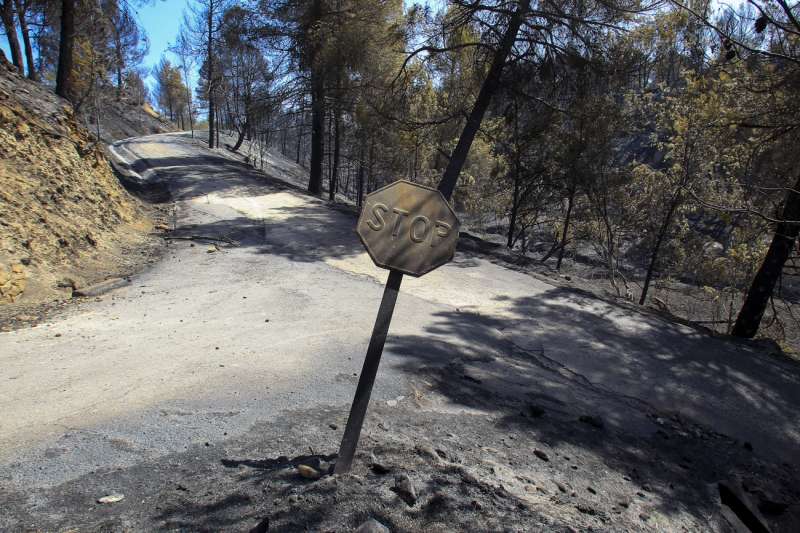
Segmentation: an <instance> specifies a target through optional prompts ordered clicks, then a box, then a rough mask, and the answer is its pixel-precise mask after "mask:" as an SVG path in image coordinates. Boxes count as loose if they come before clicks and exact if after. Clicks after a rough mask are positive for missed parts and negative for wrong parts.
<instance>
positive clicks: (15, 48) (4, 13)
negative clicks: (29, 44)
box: [0, 0, 25, 76]
mask: <svg viewBox="0 0 800 533" xmlns="http://www.w3.org/2000/svg"><path fill="white" fill-rule="evenodd" d="M0 18H2V19H3V29H4V30H5V32H6V38H7V39H8V49H9V51H10V52H11V62H12V63H13V64H14V66H15V67H17V70H18V71H19V73H20V74H22V75H23V76H24V75H25V65H24V64H23V63H22V49H21V48H20V46H19V39H17V25H16V22H15V20H14V4H12V0H3V2H2V4H0Z"/></svg>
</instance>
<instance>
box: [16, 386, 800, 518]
mask: <svg viewBox="0 0 800 533" xmlns="http://www.w3.org/2000/svg"><path fill="white" fill-rule="evenodd" d="M452 381H453V386H452V387H453V390H450V391H444V392H446V393H447V395H448V396H450V397H453V395H454V394H455V395H459V394H469V395H471V396H472V397H482V398H484V400H482V401H480V402H479V403H480V404H481V405H474V407H472V408H470V409H463V408H456V406H455V405H453V404H452V403H451V404H448V405H445V404H444V403H442V402H443V396H441V395H440V394H439V393H434V392H433V391H432V390H430V388H429V387H426V386H425V384H424V383H423V382H420V384H419V385H420V389H419V393H418V394H416V395H415V397H414V398H401V399H399V400H396V401H389V402H380V403H377V402H376V403H375V404H373V405H372V406H371V411H370V415H369V416H368V419H367V423H366V425H365V428H364V432H363V434H362V439H361V445H360V450H359V452H358V454H357V456H356V460H355V462H354V467H353V469H352V471H351V472H350V473H349V474H346V475H342V476H336V475H327V474H326V473H327V471H328V470H329V468H330V467H331V465H332V463H333V462H334V461H335V457H333V456H332V455H333V454H334V453H335V452H336V450H337V448H338V443H339V439H340V438H341V434H342V431H343V428H344V424H345V420H346V413H345V412H344V411H342V410H341V409H315V410H308V411H296V412H291V413H289V414H288V415H287V416H286V417H284V418H283V419H281V420H280V421H279V422H276V423H273V424H261V425H257V426H256V427H254V428H253V429H252V430H251V431H250V432H249V433H248V434H247V435H246V436H245V437H243V438H239V439H235V440H234V439H231V440H227V441H223V443H222V444H221V445H208V444H207V443H206V444H205V445H203V444H200V445H191V446H187V449H186V451H184V452H180V453H175V454H173V455H170V456H167V457H163V458H160V459H158V460H153V461H147V462H144V463H141V464H139V465H136V466H134V467H131V468H125V469H104V470H100V471H97V472H93V473H91V474H89V475H86V476H84V477H82V478H79V479H77V480H74V481H72V482H69V483H66V484H64V485H61V486H58V487H54V488H52V489H42V490H38V491H35V492H29V493H27V494H17V493H8V492H6V493H2V492H0V499H2V500H3V501H5V502H7V503H8V504H9V505H7V506H6V509H7V511H8V514H6V515H5V518H3V519H0V528H8V529H9V530H20V529H24V528H26V527H27V528H30V529H31V530H38V531H154V530H159V531H281V532H283V531H330V532H334V531H353V530H355V529H356V528H357V527H358V526H359V524H362V523H363V522H365V521H366V520H368V519H370V518H373V519H376V520H377V521H379V522H380V523H382V524H383V525H385V526H386V527H388V528H389V529H390V530H391V531H393V532H445V531H520V532H522V531H736V530H737V529H736V528H740V529H738V530H740V531H746V529H744V530H742V529H741V527H742V524H741V522H740V520H739V518H737V515H736V513H735V512H734V511H733V510H732V509H731V507H729V506H728V505H723V504H722V503H721V498H720V490H721V489H720V487H722V491H723V492H724V491H725V490H728V488H729V487H730V488H731V490H733V491H735V492H736V493H737V494H738V495H739V497H742V498H743V500H744V501H745V502H746V505H748V506H749V509H751V510H752V511H753V512H754V513H756V514H757V516H758V519H759V520H760V521H761V523H762V524H764V525H768V526H769V527H770V528H771V530H772V531H774V532H787V533H788V532H794V531H797V530H798V527H800V503H798V497H799V496H800V495H799V494H798V489H797V488H796V486H795V485H794V484H793V479H797V477H796V476H797V472H796V469H795V467H794V466H791V465H771V464H769V463H768V462H767V461H764V460H763V458H760V457H759V455H758V451H757V450H756V451H754V450H752V448H751V447H750V446H749V445H747V444H744V443H740V442H736V441H734V440H733V439H730V438H728V437H726V436H724V435H719V434H716V433H714V432H710V431H707V430H705V429H704V428H702V427H699V426H696V425H692V424H686V423H684V422H683V421H681V419H680V418H679V417H675V416H673V417H667V418H663V417H661V416H659V415H657V414H655V413H653V414H651V415H650V416H651V418H652V420H653V423H654V427H656V428H657V429H656V430H655V431H654V432H652V433H650V434H643V435H638V436H635V435H632V434H630V433H627V432H625V431H619V430H616V429H611V428H609V427H607V426H606V424H605V423H604V422H603V420H601V419H599V418H597V417H594V416H592V415H591V414H587V413H581V412H580V411H576V410H574V409H572V408H571V407H570V406H553V407H551V406H543V405H544V404H542V403H533V402H531V403H528V404H519V403H517V402H510V403H509V402H507V401H506V400H504V399H503V398H500V397H497V396H494V395H492V394H489V393H487V391H485V390H482V389H481V385H480V384H479V383H475V382H474V381H472V380H468V379H464V378H461V377H458V376H456V377H455V378H454V379H453V380H452ZM471 403H473V404H474V403H475V402H471ZM219 431H220V432H221V433H222V432H224V431H225V427H224V425H222V426H220V428H219ZM60 444H61V445H60V446H59V447H58V448H54V449H53V450H52V453H69V448H70V443H69V436H66V437H64V439H62V443H60ZM121 445H124V443H121ZM300 465H305V466H306V467H310V469H309V468H304V467H300ZM298 467H300V468H298ZM301 469H302V470H303V471H304V473H305V475H306V476H309V475H310V476H311V477H312V478H316V477H317V474H318V473H319V474H322V475H321V476H320V477H319V478H318V479H310V478H307V477H304V476H303V475H302V474H301V472H300V470H301ZM403 475H406V476H408V479H409V480H410V482H411V485H412V486H413V487H414V493H415V494H414V496H410V495H409V494H408V493H406V492H405V491H404V490H403V487H402V484H401V483H400V481H401V479H402V476H403ZM111 495H122V496H124V499H123V500H121V501H118V502H116V503H110V504H102V503H98V501H97V500H99V499H100V498H103V497H106V496H111ZM726 501H727V500H726Z"/></svg>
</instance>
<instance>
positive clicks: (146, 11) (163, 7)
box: [137, 0, 191, 71]
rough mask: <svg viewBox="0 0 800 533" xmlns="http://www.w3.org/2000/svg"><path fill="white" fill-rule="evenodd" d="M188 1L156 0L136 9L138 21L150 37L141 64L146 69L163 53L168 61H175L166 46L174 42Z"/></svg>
mask: <svg viewBox="0 0 800 533" xmlns="http://www.w3.org/2000/svg"><path fill="white" fill-rule="evenodd" d="M190 3H191V0H156V1H155V2H154V3H152V5H145V6H144V7H140V8H139V9H138V10H137V11H138V18H139V22H140V23H141V24H142V26H143V27H144V29H145V31H146V32H147V36H148V38H149V39H150V53H148V54H147V57H145V59H144V64H143V65H142V66H143V67H145V68H147V70H148V71H149V70H150V68H151V67H153V66H155V65H157V64H158V62H159V61H161V56H162V55H164V54H166V55H167V57H168V58H169V59H170V61H173V62H174V61H175V59H174V58H173V57H172V54H170V53H169V52H167V48H169V46H170V45H171V44H173V43H174V42H175V37H177V35H178V30H179V29H180V27H181V23H182V22H183V12H184V10H186V9H187V6H188V5H189V4H190Z"/></svg>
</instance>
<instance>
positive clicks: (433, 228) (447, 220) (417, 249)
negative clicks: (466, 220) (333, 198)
mask: <svg viewBox="0 0 800 533" xmlns="http://www.w3.org/2000/svg"><path fill="white" fill-rule="evenodd" d="M459 226H460V225H459V221H458V218H457V217H456V215H455V213H454V212H453V209H452V208H451V207H450V204H448V203H447V200H445V198H444V196H442V193H440V192H439V191H438V190H436V189H431V188H430V187H424V186H422V185H418V184H416V183H411V182H409V181H404V180H401V181H396V182H394V183H392V184H390V185H387V186H386V187H383V188H382V189H378V190H377V191H375V192H373V193H372V194H370V195H369V196H367V198H366V202H365V205H364V209H363V210H362V212H361V218H359V220H358V227H357V230H356V231H357V233H358V236H359V237H360V238H361V242H363V243H364V246H365V248H366V249H367V252H368V253H369V255H370V257H372V260H373V261H374V262H375V264H376V265H378V266H380V267H382V268H387V269H389V270H390V272H389V279H388V280H387V282H386V288H385V289H384V291H383V299H382V300H381V306H380V308H379V309H378V317H377V318H376V319H375V326H374V327H373V329H372V337H371V338H370V341H369V347H368V348H367V356H366V358H365V359H364V366H363V368H362V369H361V376H360V377H359V378H358V386H357V387H356V395H355V398H354V399H353V405H352V406H351V407H350V416H349V417H348V418H347V426H346V427H345V429H344V436H343V437H342V444H341V446H340V448H339V457H338V459H337V460H336V465H335V466H334V473H336V474H342V473H344V472H347V471H349V470H350V466H351V465H352V464H353V456H354V455H355V453H356V447H357V446H358V439H359V436H360V435H361V426H363V424H364V417H365V416H366V414H367V406H368V405H369V399H370V395H371V394H372V386H373V385H374V383H375V377H376V376H377V374H378V366H379V365H380V362H381V355H382V354H383V345H384V344H385V343H386V336H387V335H388V333H389V324H390V323H391V321H392V314H393V313H394V304H395V303H396V302H397V293H398V292H399V290H400V283H401V282H402V281H403V274H404V273H405V274H409V275H412V276H421V275H423V274H426V273H427V272H430V271H431V270H433V269H435V268H437V267H439V266H441V265H443V264H445V263H447V262H448V261H450V260H451V259H452V258H453V254H455V250H456V241H457V240H458V230H459Z"/></svg>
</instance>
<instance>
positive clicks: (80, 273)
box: [0, 62, 152, 320]
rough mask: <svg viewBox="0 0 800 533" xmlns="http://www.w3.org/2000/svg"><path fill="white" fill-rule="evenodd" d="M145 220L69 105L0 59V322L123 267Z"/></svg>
mask: <svg viewBox="0 0 800 533" xmlns="http://www.w3.org/2000/svg"><path fill="white" fill-rule="evenodd" d="M151 227H152V224H151V221H150V217H149V216H148V211H147V208H146V207H145V206H143V205H142V204H141V203H140V202H139V201H138V200H137V199H136V198H134V197H132V196H131V195H130V194H128V192H127V191H126V190H125V189H124V188H123V187H121V186H120V184H119V181H118V180H117V178H116V177H115V175H114V173H113V171H112V169H111V167H110V166H109V164H108V162H107V160H106V158H105V155H104V153H103V150H102V146H101V145H100V144H98V143H96V142H95V141H94V140H93V138H92V136H91V135H90V134H89V133H88V132H87V131H86V129H85V128H84V127H83V126H81V124H80V123H79V121H78V120H77V118H76V116H75V114H74V112H73V110H72V107H71V106H70V105H69V104H68V103H67V102H66V101H65V100H63V99H61V98H59V97H57V96H55V95H54V94H53V93H52V92H51V91H50V89H49V88H47V87H45V86H43V85H40V84H38V83H34V82H31V81H29V80H27V79H24V78H22V77H20V76H19V75H17V74H16V72H14V70H13V69H12V68H11V67H10V65H8V64H7V63H5V62H0V320H2V319H3V318H4V317H5V318H8V317H9V316H11V315H14V314H16V315H19V314H20V311H21V310H22V309H24V308H27V307H30V306H36V305H40V304H42V303H46V302H53V301H58V300H62V299H64V298H68V297H70V296H71V295H72V291H73V290H74V289H76V288H79V287H81V286H85V285H87V284H91V283H95V282H98V281H102V280H103V279H106V278H107V277H109V276H112V275H119V274H120V273H122V272H125V271H129V270H130V269H131V268H133V265H134V264H136V263H137V262H141V255H142V254H141V253H140V252H142V251H143V249H142V245H144V244H146V243H148V242H149V237H148V233H149V232H150V231H151ZM146 248H149V247H146ZM134 252H135V253H134Z"/></svg>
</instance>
